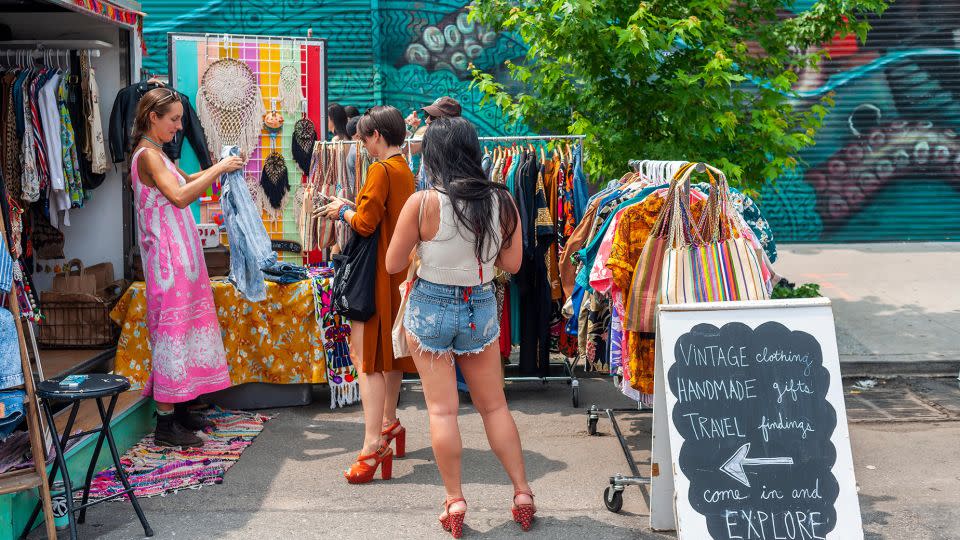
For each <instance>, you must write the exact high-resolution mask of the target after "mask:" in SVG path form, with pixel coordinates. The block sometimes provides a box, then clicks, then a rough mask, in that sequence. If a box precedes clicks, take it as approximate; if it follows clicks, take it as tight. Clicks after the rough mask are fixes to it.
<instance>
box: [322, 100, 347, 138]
mask: <svg viewBox="0 0 960 540" xmlns="http://www.w3.org/2000/svg"><path fill="white" fill-rule="evenodd" d="M327 117H329V118H330V121H331V122H333V134H334V135H336V136H337V137H340V138H341V139H347V138H349V137H347V113H346V111H344V110H343V107H342V106H341V105H340V104H339V103H331V104H330V105H329V106H328V107H327Z"/></svg>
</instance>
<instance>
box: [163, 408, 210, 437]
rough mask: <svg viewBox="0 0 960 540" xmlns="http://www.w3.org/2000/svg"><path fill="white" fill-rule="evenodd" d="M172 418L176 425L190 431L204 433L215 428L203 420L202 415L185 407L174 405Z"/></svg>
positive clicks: (208, 421)
mask: <svg viewBox="0 0 960 540" xmlns="http://www.w3.org/2000/svg"><path fill="white" fill-rule="evenodd" d="M173 418H174V420H176V421H177V423H178V424H180V425H181V426H183V427H184V428H186V429H188V430H190V431H206V430H208V429H210V430H212V429H213V428H215V427H217V426H216V424H214V423H213V422H211V421H210V420H207V419H206V418H204V417H203V415H202V414H200V413H199V412H196V411H193V410H191V409H190V407H187V406H186V405H180V404H177V405H174V409H173Z"/></svg>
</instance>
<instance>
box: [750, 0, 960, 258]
mask: <svg viewBox="0 0 960 540" xmlns="http://www.w3.org/2000/svg"><path fill="white" fill-rule="evenodd" d="M807 4H810V2H798V3H796V4H795V5H794V9H795V10H803V9H806V8H807V7H809V6H808V5H807ZM871 23H872V29H871V31H870V33H869V34H868V36H867V41H866V43H865V44H858V43H857V42H856V40H854V39H853V38H852V37H850V38H846V39H839V38H838V39H836V40H834V42H833V43H830V44H829V45H827V48H828V50H829V52H830V55H831V57H830V59H829V60H828V61H827V62H826V63H825V64H824V65H823V66H822V69H821V70H819V71H810V72H806V73H803V74H802V75H801V77H800V81H799V85H798V88H797V91H798V92H799V95H800V96H801V99H800V102H799V105H801V106H803V105H807V104H812V103H814V102H816V101H817V100H818V99H819V98H820V97H822V96H823V95H825V94H827V93H828V92H831V93H832V94H833V96H834V99H835V101H836V107H835V108H834V109H833V110H832V111H831V113H830V114H829V115H828V117H827V119H826V123H825V125H824V127H823V129H822V130H821V131H820V132H819V133H818V135H817V139H816V140H817V144H816V145H815V146H814V147H812V148H810V149H808V150H807V151H805V152H804V153H803V154H802V158H803V160H804V166H803V168H802V169H801V170H800V171H798V172H797V173H796V174H792V175H788V176H786V177H784V178H781V179H779V181H778V182H776V183H774V184H772V185H770V186H767V187H766V188H765V189H764V190H763V197H762V202H763V204H764V206H765V208H766V210H767V213H768V215H769V216H770V221H771V223H772V225H773V226H774V230H775V231H776V233H777V236H778V240H781V241H882V240H941V239H958V238H960V216H958V214H960V213H958V212H956V211H955V210H953V209H955V208H956V207H957V206H956V205H957V204H960V139H958V130H960V71H958V67H960V42H958V36H960V17H958V10H956V9H953V8H946V7H944V2H934V1H932V0H913V1H905V2H897V3H895V4H893V5H892V6H891V8H890V9H889V10H888V11H887V12H886V13H885V14H884V15H883V16H882V17H878V18H874V19H873V20H872V21H871Z"/></svg>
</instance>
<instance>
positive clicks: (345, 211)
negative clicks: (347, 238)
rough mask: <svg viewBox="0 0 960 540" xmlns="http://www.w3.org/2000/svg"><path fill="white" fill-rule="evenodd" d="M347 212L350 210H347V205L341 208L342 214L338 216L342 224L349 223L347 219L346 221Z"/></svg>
mask: <svg viewBox="0 0 960 540" xmlns="http://www.w3.org/2000/svg"><path fill="white" fill-rule="evenodd" d="M347 210H349V208H347V205H343V206H341V207H340V213H339V215H338V216H337V217H338V218H340V221H342V222H344V223H346V222H347V219H346V217H345V216H346V215H347Z"/></svg>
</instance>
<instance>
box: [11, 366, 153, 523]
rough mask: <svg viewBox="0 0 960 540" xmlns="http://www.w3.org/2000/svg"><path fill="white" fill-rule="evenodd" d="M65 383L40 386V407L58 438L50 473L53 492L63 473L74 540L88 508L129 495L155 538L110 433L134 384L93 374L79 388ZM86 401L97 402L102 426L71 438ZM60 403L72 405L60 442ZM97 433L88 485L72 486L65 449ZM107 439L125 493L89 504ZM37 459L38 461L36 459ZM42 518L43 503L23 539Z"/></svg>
mask: <svg viewBox="0 0 960 540" xmlns="http://www.w3.org/2000/svg"><path fill="white" fill-rule="evenodd" d="M61 379H63V377H56V378H53V379H49V380H46V381H43V382H40V383H38V384H37V397H39V398H40V403H41V405H42V407H43V413H44V415H46V417H47V424H48V425H49V426H50V429H51V430H53V434H54V436H53V446H54V451H55V452H56V458H57V459H56V461H55V462H54V463H53V467H52V468H51V470H50V475H49V480H50V487H51V489H52V488H53V482H54V479H55V478H56V477H57V469H58V468H59V469H60V470H61V475H62V476H63V486H64V498H65V499H66V500H67V517H68V518H69V520H70V538H71V540H76V538H77V523H83V522H84V520H85V519H86V514H87V508H89V507H90V506H93V505H95V504H99V503H102V502H106V501H108V500H110V499H115V498H117V497H122V496H124V495H129V497H130V503H131V504H133V509H134V510H135V511H136V512H137V517H138V518H140V523H141V524H142V525H143V532H144V534H146V535H147V536H153V529H151V528H150V524H149V523H147V518H146V517H145V516H144V515H143V510H141V509H140V503H139V502H138V501H137V497H136V496H135V495H134V494H133V488H131V487H130V483H129V482H128V481H127V475H126V473H125V472H124V471H123V465H122V464H121V463H120V453H119V452H117V445H116V443H114V442H113V432H112V431H111V430H110V420H111V419H112V418H113V410H114V407H116V405H117V398H118V397H120V394H121V393H122V392H125V391H127V390H129V389H130V381H128V380H127V378H126V377H121V376H119V375H105V374H100V373H93V374H89V375H88V376H87V379H86V380H85V381H83V382H82V383H81V384H80V385H79V386H77V387H73V388H69V387H65V386H60V380H61ZM107 397H109V398H110V403H109V405H107V406H106V407H104V404H103V401H104V399H105V398H107ZM85 399H96V400H97V411H99V413H100V421H101V426H100V427H99V428H97V429H92V430H90V431H84V432H81V433H77V434H76V435H71V434H70V432H71V431H72V430H73V423H74V422H75V421H76V419H77V412H78V411H79V410H80V402H82V401H83V400H85ZM58 401H65V402H69V403H71V404H72V408H71V409H70V416H69V418H68V419H67V425H66V427H64V430H63V435H61V436H60V437H59V438H58V437H57V435H56V424H55V423H54V420H53V404H54V403H55V402H58ZM94 433H99V436H98V437H97V446H96V448H95V449H94V451H93V458H91V460H90V466H89V467H88V468H87V479H86V482H84V484H83V486H81V487H76V488H75V487H73V484H72V483H71V482H70V473H69V471H68V470H67V460H66V457H65V456H64V449H65V448H66V447H67V443H68V442H69V441H70V440H71V439H76V438H79V437H85V436H87V435H92V434H94ZM104 439H106V440H107V445H108V446H109V447H110V454H111V455H113V464H114V466H115V467H116V469H117V476H118V477H119V478H120V482H121V483H122V484H123V487H124V490H123V491H121V492H120V493H115V494H113V495H111V496H109V497H107V498H105V499H101V500H99V501H94V502H91V503H88V502H87V500H88V499H89V497H90V481H91V480H93V473H94V472H96V467H97V459H99V458H100V450H101V449H102V448H103V440H104ZM34 459H36V457H35V458H34ZM81 490H82V491H83V500H82V501H81V503H80V505H79V506H76V505H74V503H73V494H74V493H75V492H77V491H81ZM75 512H80V518H79V519H76V518H75V516H74V513H75ZM39 515H40V503H37V506H36V507H34V509H33V514H31V515H30V519H28V520H27V525H26V527H25V528H24V531H23V534H22V535H21V538H23V537H26V535H27V533H28V532H30V527H31V525H32V524H33V522H34V521H35V520H36V519H37V516H39Z"/></svg>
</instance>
